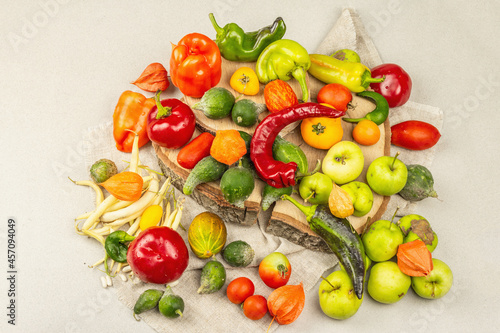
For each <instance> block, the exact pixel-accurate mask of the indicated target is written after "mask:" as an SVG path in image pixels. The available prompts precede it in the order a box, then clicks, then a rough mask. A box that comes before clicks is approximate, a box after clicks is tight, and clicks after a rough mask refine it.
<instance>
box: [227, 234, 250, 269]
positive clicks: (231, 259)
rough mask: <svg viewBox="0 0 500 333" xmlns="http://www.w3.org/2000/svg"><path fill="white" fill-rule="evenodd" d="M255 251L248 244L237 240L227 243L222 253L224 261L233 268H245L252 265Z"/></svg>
mask: <svg viewBox="0 0 500 333" xmlns="http://www.w3.org/2000/svg"><path fill="white" fill-rule="evenodd" d="M254 256H255V251H254V250H253V249H252V247H251V246H250V244H248V243H247V242H245V241H242V240H237V241H234V242H231V243H229V244H228V245H227V246H226V247H225V248H224V250H223V251H222V257H223V258H224V260H225V261H226V262H227V263H228V264H229V265H231V266H233V267H246V266H248V265H250V264H251V263H252V260H253V257H254Z"/></svg>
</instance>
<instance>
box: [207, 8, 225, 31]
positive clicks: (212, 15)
mask: <svg viewBox="0 0 500 333" xmlns="http://www.w3.org/2000/svg"><path fill="white" fill-rule="evenodd" d="M208 17H209V18H210V22H212V25H213V27H214V29H215V32H216V33H217V35H220V34H222V33H223V32H224V29H222V28H221V27H220V26H219V25H218V24H217V21H215V16H214V14H213V13H210V14H208Z"/></svg>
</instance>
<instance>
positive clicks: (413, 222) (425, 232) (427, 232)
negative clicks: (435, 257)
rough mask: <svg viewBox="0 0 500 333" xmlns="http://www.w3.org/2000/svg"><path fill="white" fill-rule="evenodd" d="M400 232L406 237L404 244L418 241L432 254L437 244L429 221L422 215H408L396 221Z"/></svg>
mask: <svg viewBox="0 0 500 333" xmlns="http://www.w3.org/2000/svg"><path fill="white" fill-rule="evenodd" d="M398 225H399V227H400V228H401V231H403V233H404V234H405V235H406V236H405V238H404V243H408V242H411V241H414V240H415V239H420V240H421V241H423V242H424V243H425V246H427V249H428V250H429V251H430V252H432V251H434V249H435V248H436V246H437V244H438V236H437V234H436V233H435V232H434V231H433V230H432V228H431V225H430V223H429V221H427V219H426V218H425V217H423V216H422V215H417V214H410V215H406V216H404V217H402V218H401V219H400V220H399V221H398Z"/></svg>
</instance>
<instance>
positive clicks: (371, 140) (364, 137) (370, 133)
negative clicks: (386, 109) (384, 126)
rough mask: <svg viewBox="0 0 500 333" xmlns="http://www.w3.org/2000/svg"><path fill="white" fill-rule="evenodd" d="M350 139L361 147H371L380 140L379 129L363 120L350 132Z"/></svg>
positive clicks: (372, 123) (371, 122)
mask: <svg viewBox="0 0 500 333" xmlns="http://www.w3.org/2000/svg"><path fill="white" fill-rule="evenodd" d="M352 137H353V139H354V140H356V142H357V143H359V144H361V145H364V146H371V145H374V144H376V143H377V142H378V140H379V139H380V128H378V126H377V124H375V123H374V122H373V121H371V120H368V119H363V120H361V121H360V122H359V123H358V124H357V125H356V127H354V129H353V130H352Z"/></svg>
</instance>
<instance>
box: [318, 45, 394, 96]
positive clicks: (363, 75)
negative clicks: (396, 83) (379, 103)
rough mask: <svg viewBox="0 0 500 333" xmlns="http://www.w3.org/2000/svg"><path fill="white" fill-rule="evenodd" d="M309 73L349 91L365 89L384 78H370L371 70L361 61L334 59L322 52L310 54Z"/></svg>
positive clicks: (356, 91) (357, 91)
mask: <svg viewBox="0 0 500 333" xmlns="http://www.w3.org/2000/svg"><path fill="white" fill-rule="evenodd" d="M309 57H310V59H311V66H310V68H309V74H311V75H312V76H314V77H315V78H317V79H318V80H320V81H322V82H324V83H339V84H342V85H344V86H346V87H347V88H348V89H349V90H350V91H352V92H355V93H359V92H362V91H365V89H366V88H368V86H369V85H370V83H373V82H382V81H384V79H385V78H379V79H375V78H372V76H371V72H370V70H369V69H368V67H366V66H365V65H363V64H362V63H357V62H348V61H341V60H338V59H335V58H333V57H330V56H327V55H324V54H310V55H309Z"/></svg>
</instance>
